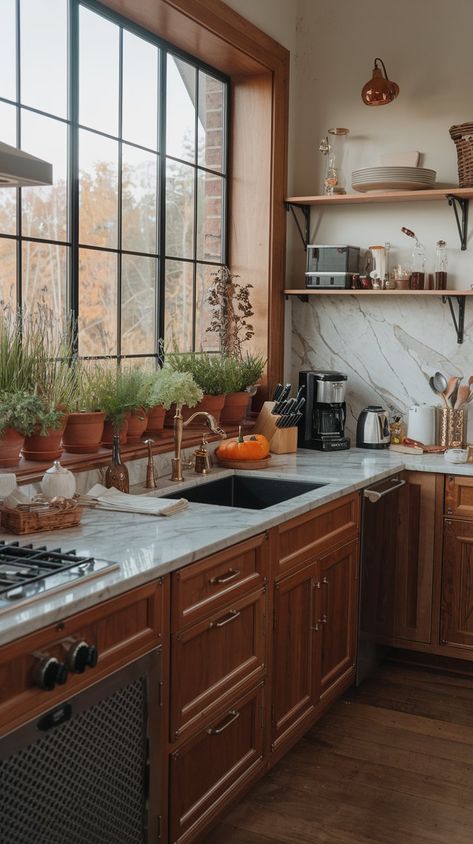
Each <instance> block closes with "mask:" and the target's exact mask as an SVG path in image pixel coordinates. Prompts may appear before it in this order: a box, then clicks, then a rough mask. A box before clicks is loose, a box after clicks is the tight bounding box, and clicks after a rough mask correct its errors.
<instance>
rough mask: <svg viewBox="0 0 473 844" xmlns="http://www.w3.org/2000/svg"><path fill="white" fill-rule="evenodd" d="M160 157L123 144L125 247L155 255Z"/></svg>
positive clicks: (123, 229)
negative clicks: (157, 174)
mask: <svg viewBox="0 0 473 844" xmlns="http://www.w3.org/2000/svg"><path fill="white" fill-rule="evenodd" d="M157 160H158V157H157V155H155V154H154V153H152V152H145V151H144V150H142V149H137V148H136V147H131V146H128V145H127V144H123V148H122V172H123V176H122V180H123V184H122V190H123V194H122V245H123V249H130V250H132V251H134V252H154V253H155V252H156V250H157V244H156V173H157Z"/></svg>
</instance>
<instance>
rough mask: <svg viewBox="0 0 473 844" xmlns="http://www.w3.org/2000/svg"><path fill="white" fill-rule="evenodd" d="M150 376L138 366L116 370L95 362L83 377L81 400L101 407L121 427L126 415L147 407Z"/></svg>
mask: <svg viewBox="0 0 473 844" xmlns="http://www.w3.org/2000/svg"><path fill="white" fill-rule="evenodd" d="M151 384H152V376H151V375H150V374H149V373H145V372H142V371H141V370H139V369H136V368H134V369H118V368H117V367H116V365H114V364H103V365H99V364H96V365H95V366H94V367H92V368H91V369H90V371H89V372H88V373H87V375H85V376H84V379H83V387H82V390H83V401H84V402H86V403H87V405H88V406H89V407H93V408H94V410H102V411H104V413H105V415H106V420H107V421H109V422H112V423H113V425H114V427H115V428H116V429H118V428H120V426H121V424H122V423H123V420H124V418H125V414H126V413H127V412H131V413H133V412H134V411H138V412H139V410H140V409H141V408H145V409H146V408H147V407H150V406H151V404H150V402H151V397H150V391H151Z"/></svg>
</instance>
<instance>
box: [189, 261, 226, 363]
mask: <svg viewBox="0 0 473 844" xmlns="http://www.w3.org/2000/svg"><path fill="white" fill-rule="evenodd" d="M217 269H218V267H209V266H205V265H203V264H197V277H196V288H195V348H196V349H197V350H200V349H203V350H204V351H206V352H218V351H220V340H219V336H218V334H215V333H214V332H210V331H209V332H208V331H207V328H208V326H209V325H210V321H211V308H210V305H209V303H208V296H209V290H210V287H211V286H212V284H213V282H214V278H213V274H214V273H215V272H216V271H217Z"/></svg>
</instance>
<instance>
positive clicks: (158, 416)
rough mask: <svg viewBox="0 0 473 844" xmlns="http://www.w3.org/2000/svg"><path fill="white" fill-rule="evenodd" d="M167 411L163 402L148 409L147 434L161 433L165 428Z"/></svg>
mask: <svg viewBox="0 0 473 844" xmlns="http://www.w3.org/2000/svg"><path fill="white" fill-rule="evenodd" d="M165 414H166V411H165V410H164V407H163V406H162V404H156V405H155V406H154V407H151V408H150V409H149V411H148V424H147V426H146V433H147V434H160V433H161V431H162V430H163V428H164V416H165Z"/></svg>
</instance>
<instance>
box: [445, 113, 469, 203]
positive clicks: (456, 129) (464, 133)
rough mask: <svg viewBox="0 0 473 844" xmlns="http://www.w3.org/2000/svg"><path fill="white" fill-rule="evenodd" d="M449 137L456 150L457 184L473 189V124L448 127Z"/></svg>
mask: <svg viewBox="0 0 473 844" xmlns="http://www.w3.org/2000/svg"><path fill="white" fill-rule="evenodd" d="M450 137H451V138H452V140H453V141H454V143H455V146H456V148H457V159H458V184H459V186H460V187H461V188H471V187H473V123H460V124H459V125H458V126H450Z"/></svg>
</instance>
